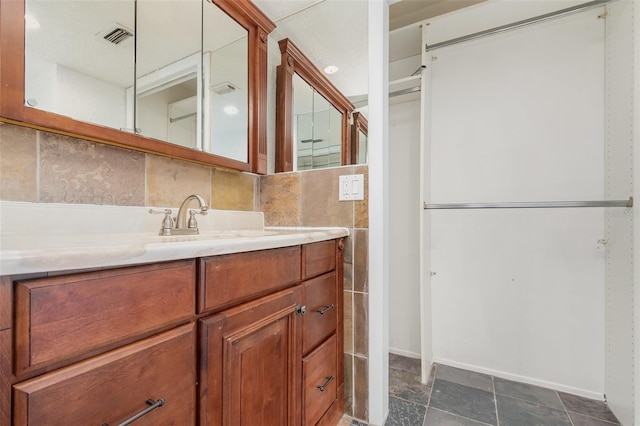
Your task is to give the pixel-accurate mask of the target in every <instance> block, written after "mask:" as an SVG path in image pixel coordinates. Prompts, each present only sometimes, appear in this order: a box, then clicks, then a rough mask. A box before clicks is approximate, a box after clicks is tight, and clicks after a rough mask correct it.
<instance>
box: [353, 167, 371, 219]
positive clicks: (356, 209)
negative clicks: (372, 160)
mask: <svg viewBox="0 0 640 426" xmlns="http://www.w3.org/2000/svg"><path fill="white" fill-rule="evenodd" d="M353 174H354V175H359V174H363V175H364V200H362V201H354V202H353V226H354V228H368V227H369V166H356V167H354V171H353Z"/></svg>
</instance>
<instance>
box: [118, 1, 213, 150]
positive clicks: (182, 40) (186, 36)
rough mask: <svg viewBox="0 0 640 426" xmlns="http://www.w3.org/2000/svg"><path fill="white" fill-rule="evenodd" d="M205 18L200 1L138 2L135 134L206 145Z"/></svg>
mask: <svg viewBox="0 0 640 426" xmlns="http://www.w3.org/2000/svg"><path fill="white" fill-rule="evenodd" d="M201 16H202V3H201V1H200V0H171V1H158V0H137V23H136V40H135V41H136V57H135V60H136V79H137V80H136V88H135V91H136V97H135V99H136V103H135V106H134V108H135V121H133V122H131V121H130V122H129V123H128V124H129V126H128V127H129V128H133V127H134V123H135V128H136V132H137V133H139V134H142V135H144V136H148V137H151V138H154V139H159V140H163V141H167V142H171V143H175V144H179V145H182V146H186V147H189V148H196V149H200V147H201V146H202V143H201V141H200V132H199V131H198V129H199V126H198V125H199V124H200V119H199V114H198V113H199V110H200V108H198V104H199V102H198V101H199V99H200V96H199V89H200V80H201V78H202V77H201V75H202V72H201V71H202V66H201V60H200V55H199V53H200V49H201V39H202V35H201V34H202V28H201V23H202V18H201ZM130 90H133V88H131V89H130ZM133 117H134V116H133V115H130V120H131V119H133Z"/></svg>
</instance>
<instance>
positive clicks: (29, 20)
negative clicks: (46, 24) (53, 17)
mask: <svg viewBox="0 0 640 426" xmlns="http://www.w3.org/2000/svg"><path fill="white" fill-rule="evenodd" d="M24 25H25V27H26V28H27V29H28V30H35V29H36V28H40V22H38V20H37V19H36V18H34V17H33V16H31V15H24Z"/></svg>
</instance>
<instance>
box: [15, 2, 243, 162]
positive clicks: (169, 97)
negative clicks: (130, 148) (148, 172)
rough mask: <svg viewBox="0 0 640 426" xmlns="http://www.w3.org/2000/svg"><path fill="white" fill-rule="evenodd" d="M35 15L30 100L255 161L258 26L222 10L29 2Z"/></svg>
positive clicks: (29, 19) (29, 36)
mask: <svg viewBox="0 0 640 426" xmlns="http://www.w3.org/2000/svg"><path fill="white" fill-rule="evenodd" d="M26 11H27V13H26V21H25V23H26V26H27V28H26V30H25V32H26V35H25V58H26V59H25V102H26V105H28V106H30V107H34V108H38V109H42V110H45V111H49V112H54V113H56V114H60V115H64V116H68V117H71V118H74V119H77V120H81V121H85V122H89V123H94V124H99V125H103V126H107V127H112V128H116V129H120V130H125V131H129V132H135V133H138V134H141V135H144V136H147V137H150V138H153V139H158V140H161V141H166V142H170V143H173V144H177V145H181V146H184V147H188V148H193V149H197V150H201V151H205V152H210V153H213V154H216V155H219V156H222V157H226V158H231V159H234V160H238V161H241V162H248V144H249V141H248V139H249V138H248V136H249V135H248V124H249V122H248V120H249V112H248V107H249V97H248V93H249V78H248V75H249V38H248V31H247V29H245V28H244V27H243V26H242V25H240V24H239V23H237V22H236V21H235V20H233V19H232V18H230V17H229V16H228V15H227V14H226V13H224V12H223V11H222V10H221V9H220V8H219V7H218V6H216V5H215V4H213V3H210V2H208V1H207V0H137V1H134V0H130V1H129V0H123V1H101V0H95V1H94V0H92V1H86V0H84V1H79V0H28V1H27V2H26ZM134 52H135V53H134ZM134 77H135V78H134Z"/></svg>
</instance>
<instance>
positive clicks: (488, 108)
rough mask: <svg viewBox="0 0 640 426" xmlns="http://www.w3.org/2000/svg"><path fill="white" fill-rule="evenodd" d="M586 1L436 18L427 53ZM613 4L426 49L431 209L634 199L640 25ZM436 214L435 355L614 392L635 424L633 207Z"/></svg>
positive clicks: (430, 258)
mask: <svg viewBox="0 0 640 426" xmlns="http://www.w3.org/2000/svg"><path fill="white" fill-rule="evenodd" d="M576 3H581V2H509V1H501V2H499V1H489V2H486V3H483V4H481V5H478V6H474V7H471V8H468V9H465V10H463V11H460V12H457V13H454V14H450V15H445V16H442V17H439V18H436V19H433V20H430V21H429V25H428V26H426V27H425V34H426V37H427V43H429V44H433V43H436V42H439V41H443V40H448V39H451V38H455V37H456V36H461V35H464V34H468V33H472V32H475V31H479V30H483V29H486V28H491V27H495V26H498V25H502V24H506V23H511V22H515V21H518V20H520V19H525V18H528V17H531V16H537V15H541V14H543V13H546V12H550V11H551V10H553V9H554V8H555V9H556V10H557V9H561V8H565V7H568V6H571V5H573V4H576ZM607 8H608V9H609V10H608V12H609V13H608V14H607V15H606V16H604V12H605V9H604V8H600V9H593V10H590V11H588V12H582V13H580V14H574V15H571V16H569V17H565V18H562V19H556V20H552V21H548V22H546V23H544V24H536V25H532V26H529V27H526V28H524V29H520V30H517V31H511V32H507V33H504V34H502V35H499V36H491V37H486V38H483V39H478V40H475V41H470V42H467V43H463V44H459V45H456V46H451V47H448V48H442V49H438V50H436V51H432V52H430V53H428V54H425V64H426V65H427V71H426V75H425V77H424V78H425V85H424V86H423V88H426V90H424V91H423V93H424V96H425V99H423V111H424V116H423V123H424V124H425V129H426V131H425V138H424V149H425V159H424V162H425V164H424V167H423V171H424V173H425V177H424V182H423V185H424V186H423V189H424V198H425V200H426V201H428V202H430V203H447V202H501V201H553V200H556V201H571V200H604V199H627V198H628V197H629V195H631V194H632V186H631V181H632V176H633V173H632V161H633V160H632V155H631V154H632V149H633V137H634V136H633V126H632V124H633V107H634V101H633V98H632V95H631V94H632V93H633V90H632V89H633V84H634V82H633V78H634V77H633V76H634V71H633V66H632V64H633V56H632V55H631V52H632V50H633V45H632V41H633V39H634V37H633V25H632V24H633V16H636V20H637V15H638V14H637V13H635V12H634V11H633V10H632V9H633V2H631V1H625V0H621V1H618V2H615V3H613V4H612V5H609V6H608V7H607ZM624 8H626V9H624ZM545 9H546V10H545ZM623 9H624V11H622V10H623ZM618 10H620V11H622V12H620V11H618ZM622 15H624V17H626V18H623V17H622ZM605 18H606V19H605ZM625 19H626V21H625ZM623 21H625V22H626V23H625V22H623ZM481 25H484V26H485V28H482V27H480V26H481ZM605 34H606V37H605ZM612 55H617V56H612ZM625 61H626V63H625ZM618 108H621V109H623V111H620V110H618ZM612 115H613V116H615V119H614V120H611V118H612ZM625 120H626V121H625ZM392 124H393V123H392ZM425 215H426V217H427V222H426V228H427V232H426V233H425V244H424V257H423V264H424V265H425V267H426V269H425V271H424V273H423V276H422V278H423V286H422V291H423V301H422V303H423V315H424V312H425V311H428V310H429V309H432V310H433V312H432V319H431V321H430V322H428V321H429V318H428V316H425V319H423V322H422V326H423V330H422V333H423V353H426V356H429V354H428V352H427V351H425V348H430V347H432V348H433V358H434V361H436V362H442V363H445V364H450V365H456V366H461V367H464V368H469V369H472V370H477V371H483V372H487V373H490V374H495V375H497V376H502V377H507V378H513V379H516V380H521V381H525V382H529V383H534V384H540V385H544V386H549V387H553V388H556V389H560V390H565V391H568V392H572V393H577V394H581V395H585V396H589V397H595V398H603V397H604V394H605V393H606V395H607V398H608V401H609V403H610V404H611V406H612V407H613V409H614V411H615V412H616V414H617V415H618V416H619V418H620V420H622V421H623V423H625V424H633V416H634V413H633V406H634V404H635V399H634V398H635V397H634V392H633V390H634V386H636V385H635V384H634V381H633V363H634V362H636V361H634V355H633V339H634V335H633V324H634V303H636V304H637V302H636V301H635V300H634V290H633V285H634V276H633V275H634V265H633V262H632V261H633V211H632V210H629V209H624V208H623V209H620V208H615V209H614V208H611V209H603V208H581V209H553V210H552V209H531V210H521V209H519V210H493V209H492V210H458V211H453V210H442V211H435V210H433V211H432V210H430V211H428V213H425ZM623 240H624V241H623ZM430 292H431V294H429V293H430ZM392 325H393V324H392ZM427 328H429V329H430V330H431V331H432V332H433V336H432V337H431V336H429V334H428V331H427ZM636 363H637V362H636Z"/></svg>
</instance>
